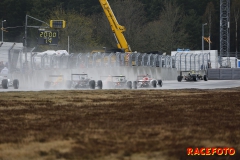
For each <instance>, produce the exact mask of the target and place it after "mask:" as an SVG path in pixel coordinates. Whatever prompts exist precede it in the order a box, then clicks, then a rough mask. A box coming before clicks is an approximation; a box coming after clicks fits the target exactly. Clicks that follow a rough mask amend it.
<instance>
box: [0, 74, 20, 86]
mask: <svg viewBox="0 0 240 160" xmlns="http://www.w3.org/2000/svg"><path fill="white" fill-rule="evenodd" d="M10 77H11V76H8V75H0V83H1V84H0V87H2V88H3V89H8V88H9V87H13V88H14V89H18V88H19V80H18V79H12V78H10Z"/></svg>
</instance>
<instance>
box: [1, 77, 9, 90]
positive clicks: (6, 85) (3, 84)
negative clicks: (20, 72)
mask: <svg viewBox="0 0 240 160" xmlns="http://www.w3.org/2000/svg"><path fill="white" fill-rule="evenodd" d="M2 88H3V89H8V80H7V79H3V80H2Z"/></svg>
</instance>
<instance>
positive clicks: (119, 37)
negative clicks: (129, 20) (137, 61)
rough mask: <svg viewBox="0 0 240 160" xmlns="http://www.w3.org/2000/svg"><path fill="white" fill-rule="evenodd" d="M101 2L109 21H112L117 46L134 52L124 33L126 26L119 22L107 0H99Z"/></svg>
mask: <svg viewBox="0 0 240 160" xmlns="http://www.w3.org/2000/svg"><path fill="white" fill-rule="evenodd" d="M99 2H100V4H101V6H102V8H103V11H104V13H105V15H106V17H107V19H108V21H109V23H110V26H111V29H112V32H113V35H114V37H115V39H116V41H117V47H118V48H119V49H123V50H124V51H125V52H132V51H131V48H130V46H129V45H128V43H127V41H126V39H125V37H124V35H123V32H124V31H125V30H126V29H125V27H124V26H121V25H120V24H119V23H118V21H117V19H116V17H115V15H114V13H113V11H112V9H111V7H110V5H109V3H108V1H107V0H99Z"/></svg>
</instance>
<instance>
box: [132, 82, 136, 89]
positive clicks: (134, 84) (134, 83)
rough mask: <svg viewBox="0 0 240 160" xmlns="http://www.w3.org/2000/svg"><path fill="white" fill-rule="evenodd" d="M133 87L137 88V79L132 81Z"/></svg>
mask: <svg viewBox="0 0 240 160" xmlns="http://www.w3.org/2000/svg"><path fill="white" fill-rule="evenodd" d="M133 89H137V81H133Z"/></svg>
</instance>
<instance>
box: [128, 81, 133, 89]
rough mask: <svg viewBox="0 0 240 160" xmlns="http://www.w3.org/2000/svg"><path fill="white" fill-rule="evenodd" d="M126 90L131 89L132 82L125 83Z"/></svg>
mask: <svg viewBox="0 0 240 160" xmlns="http://www.w3.org/2000/svg"><path fill="white" fill-rule="evenodd" d="M127 88H128V89H132V82H131V81H128V82H127Z"/></svg>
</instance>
